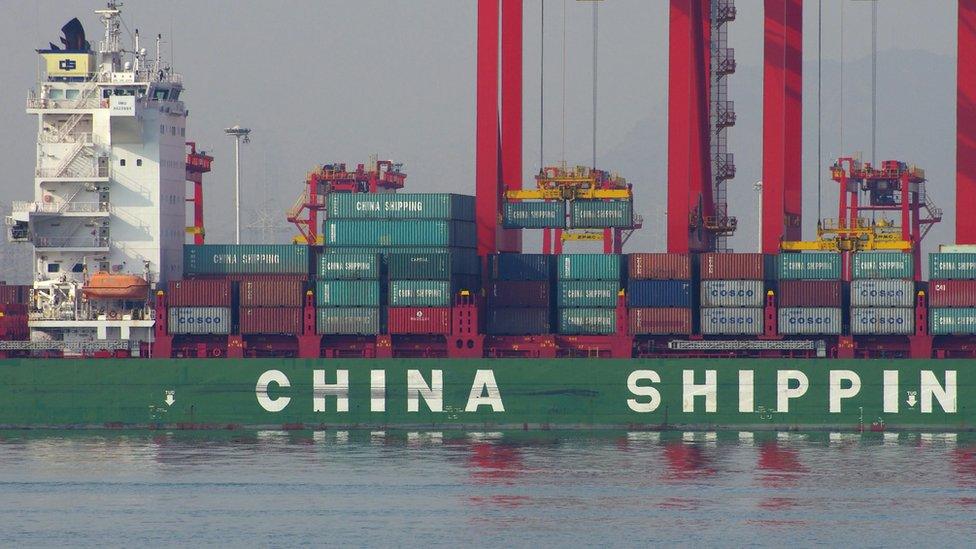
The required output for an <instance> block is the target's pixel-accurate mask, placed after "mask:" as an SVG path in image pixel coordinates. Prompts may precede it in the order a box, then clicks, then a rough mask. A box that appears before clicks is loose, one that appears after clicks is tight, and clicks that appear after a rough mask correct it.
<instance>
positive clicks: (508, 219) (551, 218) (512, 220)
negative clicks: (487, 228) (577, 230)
mask: <svg viewBox="0 0 976 549" xmlns="http://www.w3.org/2000/svg"><path fill="white" fill-rule="evenodd" d="M502 220H503V226H504V227H505V228H506V229H546V228H553V229H557V228H560V229H561V228H563V227H565V226H566V202H564V201H562V200H553V201H551V202H542V201H535V202H505V204H504V206H503V208H502Z"/></svg>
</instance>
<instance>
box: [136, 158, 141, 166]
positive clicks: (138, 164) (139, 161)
mask: <svg viewBox="0 0 976 549" xmlns="http://www.w3.org/2000/svg"><path fill="white" fill-rule="evenodd" d="M136 166H142V159H141V158H136Z"/></svg>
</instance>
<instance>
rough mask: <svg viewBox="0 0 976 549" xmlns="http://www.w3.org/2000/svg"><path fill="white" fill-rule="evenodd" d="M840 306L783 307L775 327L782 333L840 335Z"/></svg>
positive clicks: (841, 327) (841, 328) (841, 330)
mask: <svg viewBox="0 0 976 549" xmlns="http://www.w3.org/2000/svg"><path fill="white" fill-rule="evenodd" d="M841 312H842V309H841V308H840V307H783V308H781V309H779V311H778V319H777V328H778V330H779V333H781V334H783V335H841V333H843V325H842V322H841V319H842V315H841Z"/></svg>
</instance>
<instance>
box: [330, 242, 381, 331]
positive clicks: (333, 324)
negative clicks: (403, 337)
mask: <svg viewBox="0 0 976 549" xmlns="http://www.w3.org/2000/svg"><path fill="white" fill-rule="evenodd" d="M315 278H316V283H315V307H316V311H315V312H316V315H315V316H316V318H315V330H316V332H317V333H319V334H323V335H375V334H378V333H381V332H380V331H381V329H382V326H383V315H382V311H383V309H382V304H383V302H382V287H383V285H382V282H381V280H382V262H381V258H380V255H379V254H375V253H351V252H350V253H334V254H331V253H330V254H322V255H321V256H319V258H318V264H317V265H316V270H315Z"/></svg>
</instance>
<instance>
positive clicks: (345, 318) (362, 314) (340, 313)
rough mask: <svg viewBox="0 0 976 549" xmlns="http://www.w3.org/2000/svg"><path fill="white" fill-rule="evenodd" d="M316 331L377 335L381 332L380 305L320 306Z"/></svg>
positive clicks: (331, 333) (317, 310) (335, 333)
mask: <svg viewBox="0 0 976 549" xmlns="http://www.w3.org/2000/svg"><path fill="white" fill-rule="evenodd" d="M316 312H317V313H318V314H317V315H316V317H317V318H316V322H315V331H316V333H319V334H326V335H375V334H378V333H380V312H381V309H380V308H379V307H320V308H319V309H316Z"/></svg>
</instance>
